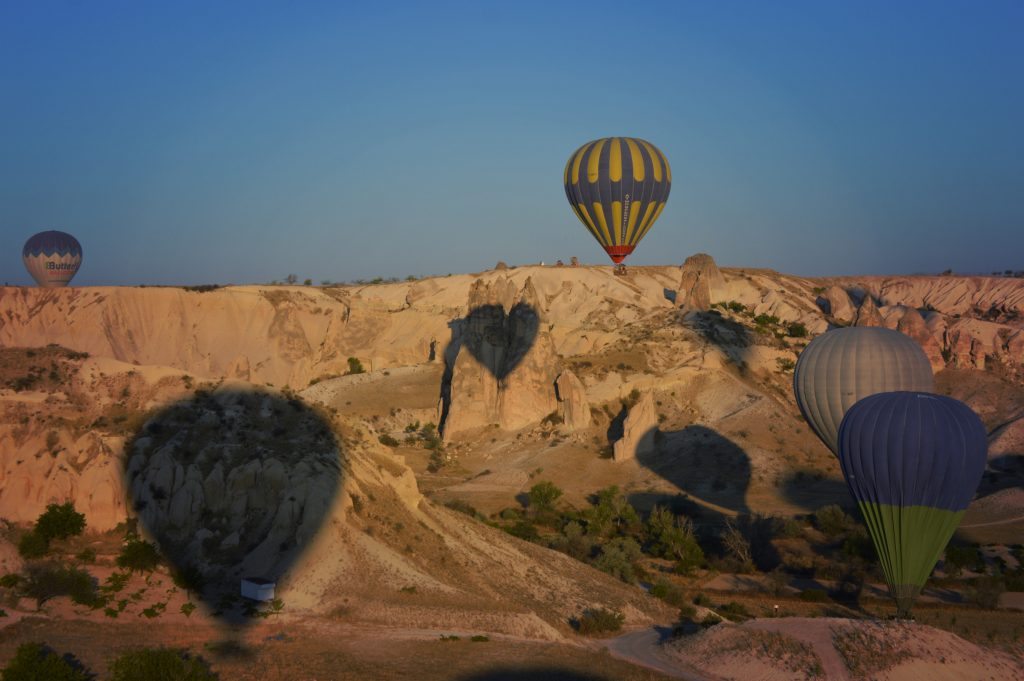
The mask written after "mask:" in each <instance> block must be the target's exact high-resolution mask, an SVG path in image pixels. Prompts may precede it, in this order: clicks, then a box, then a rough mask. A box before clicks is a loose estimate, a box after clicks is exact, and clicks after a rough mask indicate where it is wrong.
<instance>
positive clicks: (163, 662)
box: [110, 648, 220, 681]
mask: <svg viewBox="0 0 1024 681" xmlns="http://www.w3.org/2000/svg"><path fill="white" fill-rule="evenodd" d="M219 678H220V676H219V675H218V674H216V673H215V672H213V671H212V670H211V669H210V666H209V665H208V664H207V663H206V662H205V661H204V660H203V659H202V658H198V657H190V656H189V655H188V653H186V652H185V651H183V650H170V649H168V648H149V649H142V650H134V651H132V652H129V653H124V654H123V655H121V656H120V657H118V658H117V659H116V660H114V662H113V664H111V665H110V679H111V681H217V679H219Z"/></svg>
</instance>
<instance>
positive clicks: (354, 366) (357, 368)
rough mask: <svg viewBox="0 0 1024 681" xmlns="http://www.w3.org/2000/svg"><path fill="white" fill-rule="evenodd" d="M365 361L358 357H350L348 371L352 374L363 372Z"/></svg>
mask: <svg viewBox="0 0 1024 681" xmlns="http://www.w3.org/2000/svg"><path fill="white" fill-rule="evenodd" d="M363 371H364V370H363V363H362V362H360V361H359V359H358V358H356V357H349V358H348V373H350V374H361V373H363Z"/></svg>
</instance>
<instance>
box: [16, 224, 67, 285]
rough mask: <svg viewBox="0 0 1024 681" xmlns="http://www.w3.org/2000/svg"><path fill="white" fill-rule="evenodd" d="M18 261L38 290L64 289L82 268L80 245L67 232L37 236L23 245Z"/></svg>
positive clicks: (50, 232)
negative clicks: (62, 287)
mask: <svg viewBox="0 0 1024 681" xmlns="http://www.w3.org/2000/svg"><path fill="white" fill-rule="evenodd" d="M21 259H22V262H24V263H25V269H27V270H28V273H29V274H31V275H32V278H33V279H35V280H36V283H37V284H39V285H40V286H42V287H44V288H57V287H60V286H67V285H68V282H70V281H71V279H72V277H74V276H75V273H76V272H78V268H79V267H80V266H81V264H82V245H81V244H79V243H78V239H76V238H75V237H73V236H71V235H70V234H67V233H66V232H58V231H56V230H51V231H48V232H39V233H38V234H34V235H32V236H31V237H29V240H28V241H26V242H25V247H24V248H22V249H21Z"/></svg>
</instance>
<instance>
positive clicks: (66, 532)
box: [35, 501, 85, 541]
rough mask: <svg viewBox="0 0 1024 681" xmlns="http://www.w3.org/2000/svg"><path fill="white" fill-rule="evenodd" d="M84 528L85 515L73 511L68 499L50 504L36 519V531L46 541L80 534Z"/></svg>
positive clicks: (72, 505) (73, 507) (73, 508)
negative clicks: (60, 502) (65, 501)
mask: <svg viewBox="0 0 1024 681" xmlns="http://www.w3.org/2000/svg"><path fill="white" fill-rule="evenodd" d="M83 530H85V515H84V514H82V513H78V512H77V511H75V505H74V504H73V503H71V502H70V501H69V502H67V503H65V504H50V505H48V506H47V507H46V510H45V511H44V512H43V514H42V515H40V516H39V519H38V520H36V529H35V531H36V533H37V534H38V535H39V536H41V537H43V538H45V539H46V540H47V541H52V540H54V539H67V538H68V537H74V536H77V535H80V534H82V532H83Z"/></svg>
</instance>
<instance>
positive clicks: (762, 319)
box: [754, 314, 779, 326]
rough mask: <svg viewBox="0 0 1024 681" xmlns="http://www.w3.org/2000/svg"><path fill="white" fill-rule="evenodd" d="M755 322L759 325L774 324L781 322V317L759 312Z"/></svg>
mask: <svg viewBox="0 0 1024 681" xmlns="http://www.w3.org/2000/svg"><path fill="white" fill-rule="evenodd" d="M754 323H755V324H757V325H758V326H774V325H776V324H778V323H779V318H778V317H776V316H775V315H773V314H759V315H757V316H756V317H754Z"/></svg>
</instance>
